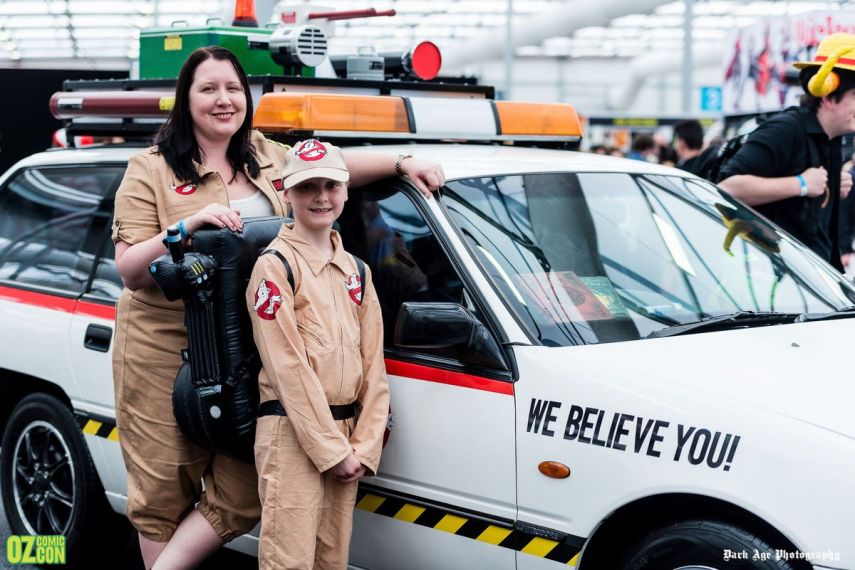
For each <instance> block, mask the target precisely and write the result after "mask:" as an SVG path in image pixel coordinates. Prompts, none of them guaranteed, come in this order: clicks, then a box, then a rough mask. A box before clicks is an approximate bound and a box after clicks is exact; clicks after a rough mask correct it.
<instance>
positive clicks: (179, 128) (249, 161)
mask: <svg viewBox="0 0 855 570" xmlns="http://www.w3.org/2000/svg"><path fill="white" fill-rule="evenodd" d="M210 58H213V59H216V60H218V61H228V62H229V63H231V64H232V67H234V68H235V72H237V76H238V78H239V79H240V84H241V87H242V88H243V92H244V94H245V95H246V116H245V117H244V119H243V123H242V124H241V126H240V128H239V129H238V130H237V132H236V133H235V134H233V135H232V138H231V140H230V141H229V147H228V149H227V150H226V158H227V159H228V161H229V164H230V165H231V167H232V179H234V176H236V175H237V173H238V172H242V171H243V165H244V164H245V165H246V166H247V169H248V171H249V175H250V176H251V177H253V178H255V177H256V176H258V173H259V171H260V169H259V166H258V157H257V156H256V154H255V149H254V148H253V147H252V145H251V144H250V137H251V135H252V113H253V109H252V95H251V94H250V92H249V82H248V81H247V80H246V73H244V71H243V67H242V66H241V64H240V62H239V61H238V60H237V58H236V57H235V56H234V54H233V53H232V52H230V51H229V50H227V49H225V48H221V47H216V46H214V47H203V48H199V49H197V50H196V51H194V52H193V53H191V54H190V56H189V57H188V58H187V61H185V62H184V66H183V67H182V68H181V73H180V74H178V83H177V84H176V86H175V106H174V107H173V108H172V112H171V113H170V114H169V118H167V119H166V123H164V125H163V127H161V129H160V132H158V134H157V138H156V140H155V144H157V148H158V151H159V152H160V154H161V155H163V158H164V159H165V160H166V164H168V165H169V168H171V169H172V172H173V173H175V176H176V178H177V179H178V180H180V181H182V182H188V183H191V184H199V183H200V182H201V179H200V177H199V173H198V172H197V171H196V167H195V166H194V165H193V161H194V160H195V161H196V162H199V163H201V162H202V156H201V153H200V152H199V143H198V142H197V141H196V135H195V134H194V133H193V117H192V115H191V114H190V86H191V85H192V84H193V75H194V74H195V73H196V68H197V67H199V64H201V63H202V62H203V61H205V60H207V59H210Z"/></svg>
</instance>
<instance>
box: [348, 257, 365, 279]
mask: <svg viewBox="0 0 855 570" xmlns="http://www.w3.org/2000/svg"><path fill="white" fill-rule="evenodd" d="M350 257H352V258H353V261H354V263H356V269H357V270H359V283H360V284H361V285H362V286H363V287H365V262H364V261H362V260H361V259H359V258H358V257H356V256H355V255H353V254H352V253H351V254H350Z"/></svg>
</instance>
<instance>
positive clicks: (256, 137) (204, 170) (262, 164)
mask: <svg viewBox="0 0 855 570" xmlns="http://www.w3.org/2000/svg"><path fill="white" fill-rule="evenodd" d="M265 140H266V139H265V138H264V135H263V134H261V133H260V132H258V131H255V130H253V131H251V132H250V136H249V143H250V145H251V146H252V147H253V148H254V149H255V158H256V160H257V161H258V167H259V168H269V167H271V166H273V161H272V160H270V159H269V158H267V157H266V156H265V155H264V153H262V152H259V147H260V146H261V145H262V144H264V142H265ZM193 167H194V168H195V169H196V172H197V173H198V174H199V178H204V177H205V176H207V175H208V174H211V173H212V172H214V170H213V169H211V168H208V167H207V166H205V165H204V164H202V163H199V162H196V161H195V160H194V161H193ZM243 173H244V174H246V177H247V178H249V172H248V170H247V165H246V164H244V165H243Z"/></svg>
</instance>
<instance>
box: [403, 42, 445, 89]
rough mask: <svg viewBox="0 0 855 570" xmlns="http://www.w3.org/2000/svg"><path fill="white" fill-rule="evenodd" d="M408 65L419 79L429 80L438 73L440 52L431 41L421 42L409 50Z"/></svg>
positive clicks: (440, 61)
mask: <svg viewBox="0 0 855 570" xmlns="http://www.w3.org/2000/svg"><path fill="white" fill-rule="evenodd" d="M409 55H410V67H411V69H412V70H413V73H415V74H416V77H418V78H419V79H424V80H430V79H433V78H434V77H436V76H437V75H439V68H440V67H442V54H441V53H440V52H439V48H438V47H436V44H435V43H433V42H421V43H420V44H418V45H417V46H416V47H414V48H413V49H412V50H411V51H410V54H409Z"/></svg>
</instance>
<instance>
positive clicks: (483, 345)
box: [395, 302, 507, 370]
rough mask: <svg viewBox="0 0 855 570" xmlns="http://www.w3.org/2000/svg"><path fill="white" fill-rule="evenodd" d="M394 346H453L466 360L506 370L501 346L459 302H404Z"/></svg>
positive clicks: (397, 323)
mask: <svg viewBox="0 0 855 570" xmlns="http://www.w3.org/2000/svg"><path fill="white" fill-rule="evenodd" d="M395 346H399V347H401V348H414V349H441V348H446V349H447V348H451V349H455V350H456V351H457V359H458V360H460V361H461V362H463V363H464V364H473V365H476V366H484V367H487V368H498V369H500V370H507V365H506V364H505V358H504V355H503V354H502V350H501V348H500V347H499V345H498V344H496V341H495V339H493V335H491V334H490V331H489V330H487V327H485V326H484V324H483V323H481V321H479V320H478V319H477V318H475V315H473V314H472V313H471V312H469V310H468V309H466V308H465V307H463V306H461V305H459V304H457V303H435V302H430V303H402V304H401V309H400V310H399V311H398V320H397V322H396V323H395Z"/></svg>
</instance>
